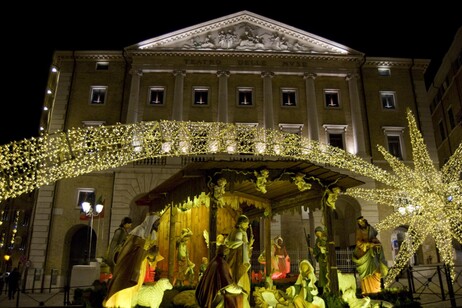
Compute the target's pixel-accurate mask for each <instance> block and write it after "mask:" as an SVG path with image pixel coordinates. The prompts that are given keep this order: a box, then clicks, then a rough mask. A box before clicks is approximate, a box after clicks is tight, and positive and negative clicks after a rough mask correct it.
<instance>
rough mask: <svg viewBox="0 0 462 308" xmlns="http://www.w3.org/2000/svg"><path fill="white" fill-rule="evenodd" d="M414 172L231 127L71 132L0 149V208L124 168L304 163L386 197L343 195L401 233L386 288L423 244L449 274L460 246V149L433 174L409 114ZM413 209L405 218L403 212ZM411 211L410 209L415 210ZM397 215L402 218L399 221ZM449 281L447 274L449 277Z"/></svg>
mask: <svg viewBox="0 0 462 308" xmlns="http://www.w3.org/2000/svg"><path fill="white" fill-rule="evenodd" d="M408 121H409V126H410V133H411V142H412V147H413V158H414V162H415V166H414V170H412V169H411V168H410V167H408V166H406V165H404V164H403V163H402V162H401V161H399V160H398V159H396V158H395V157H393V156H392V155H391V154H389V153H388V152H387V151H386V150H385V149H384V148H383V147H381V146H379V151H380V152H381V153H382V154H383V155H384V157H385V159H386V160H387V161H388V162H389V164H390V166H391V167H392V169H393V171H394V173H390V172H388V171H385V170H383V169H381V168H379V167H378V166H375V165H373V164H371V163H369V162H367V161H365V160H363V159H362V158H360V157H358V156H355V155H353V154H351V153H348V152H346V151H344V150H342V149H339V148H337V147H333V146H329V145H327V144H324V143H320V142H317V141H313V140H309V139H307V138H304V137H301V136H298V135H295V134H291V133H287V132H282V131H279V130H265V129H263V128H258V127H251V126H247V125H239V124H232V123H220V122H179V121H153V122H140V123H136V124H125V125H123V124H119V125H113V126H97V127H93V126H92V127H88V128H77V129H71V130H69V131H67V133H64V132H57V133H54V134H43V135H41V136H40V137H38V138H31V139H30V140H23V141H19V142H12V143H10V144H7V145H3V146H0V174H1V175H2V176H1V177H0V202H1V201H3V200H5V199H7V198H14V197H17V196H19V195H21V194H23V193H27V192H31V191H33V190H34V189H36V188H39V187H41V186H43V185H47V184H49V183H53V182H55V181H57V180H60V179H65V178H72V177H77V176H80V175H83V174H87V173H91V172H93V171H101V170H106V169H110V168H116V167H120V166H124V165H126V164H128V163H131V162H134V161H138V160H142V159H146V158H154V157H173V156H182V155H205V154H211V153H230V154H234V153H240V154H253V155H257V156H258V155H266V156H277V157H283V158H290V159H298V160H305V161H310V162H313V163H319V164H325V165H327V166H332V167H336V168H341V169H345V170H349V171H351V172H353V173H356V174H359V175H362V176H365V177H369V178H371V179H373V180H376V181H378V182H381V183H383V184H386V185H387V186H388V187H390V188H387V189H372V190H365V189H359V188H358V189H349V190H347V192H346V194H349V195H351V196H354V197H360V198H364V199H369V200H373V201H376V202H377V203H379V204H386V205H390V206H392V207H394V208H395V209H396V211H397V212H395V213H393V214H392V215H390V216H389V217H387V218H386V219H385V220H383V221H382V222H380V223H379V225H378V226H377V227H378V229H379V230H380V229H385V228H392V227H397V226H400V225H409V231H408V237H407V239H406V240H405V242H404V243H403V245H402V248H401V250H400V253H399V255H398V258H397V261H396V264H395V266H394V267H393V268H392V269H391V271H390V274H389V275H388V277H387V280H386V283H387V284H390V282H391V281H392V280H393V278H394V277H395V276H396V275H397V274H398V273H399V271H400V270H401V269H402V268H403V267H404V266H405V265H406V264H407V262H408V260H409V259H410V257H411V256H412V254H413V252H414V251H416V250H417V248H418V247H419V246H420V244H421V243H422V242H423V240H425V238H426V237H427V236H432V237H433V238H434V239H435V242H436V243H437V247H438V249H439V251H440V254H441V256H442V259H443V260H444V262H445V263H446V264H448V265H450V266H451V268H452V266H453V259H452V256H453V252H452V245H451V239H452V238H454V239H456V240H457V241H459V242H460V243H462V235H461V234H462V232H461V231H462V224H461V222H462V219H461V218H462V217H461V215H462V214H461V212H462V211H461V208H462V204H461V202H462V197H461V195H462V189H461V181H460V180H459V175H460V172H461V171H462V145H461V146H459V148H458V149H457V150H456V152H455V153H454V155H453V156H452V157H451V158H450V159H449V161H448V162H447V163H446V164H445V166H444V167H443V168H442V169H441V171H440V172H439V171H437V170H436V169H435V167H434V165H433V162H432V161H431V159H430V157H429V155H428V151H427V149H426V147H425V145H424V142H423V138H422V136H421V134H420V132H419V131H418V129H417V125H416V123H415V120H414V118H413V116H412V114H411V112H410V111H408ZM410 205H411V206H414V211H413V212H411V211H410V209H411V208H409V206H410ZM416 206H418V207H417V208H416ZM400 208H404V209H406V208H407V209H408V211H407V212H408V214H406V215H402V214H400V213H399V210H400ZM452 277H453V278H454V273H453V272H452Z"/></svg>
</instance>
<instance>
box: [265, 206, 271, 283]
mask: <svg viewBox="0 0 462 308" xmlns="http://www.w3.org/2000/svg"><path fill="white" fill-rule="evenodd" d="M271 217H272V213H271V211H270V213H269V215H268V216H266V217H265V245H264V249H265V259H266V264H265V269H266V275H265V281H266V282H268V283H271V284H270V285H271V286H272V280H271V274H272V273H271V270H272V269H271V244H272V243H271Z"/></svg>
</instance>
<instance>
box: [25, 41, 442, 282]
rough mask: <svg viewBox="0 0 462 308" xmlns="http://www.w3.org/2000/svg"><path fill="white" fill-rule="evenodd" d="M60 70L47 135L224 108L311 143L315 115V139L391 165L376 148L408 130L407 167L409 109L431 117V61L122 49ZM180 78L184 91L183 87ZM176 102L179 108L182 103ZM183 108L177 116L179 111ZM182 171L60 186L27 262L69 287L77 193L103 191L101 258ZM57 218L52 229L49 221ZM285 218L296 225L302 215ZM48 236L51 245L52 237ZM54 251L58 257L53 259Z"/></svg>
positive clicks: (202, 117) (140, 170)
mask: <svg viewBox="0 0 462 308" xmlns="http://www.w3.org/2000/svg"><path fill="white" fill-rule="evenodd" d="M99 61H105V62H108V63H109V68H108V70H104V71H97V70H96V69H95V68H96V64H97V62H99ZM384 63H385V64H386V66H387V67H389V68H390V70H391V75H390V76H379V74H378V68H379V67H382V66H384ZM54 65H55V66H57V67H59V78H58V80H57V83H56V97H55V99H54V100H53V106H52V109H51V110H52V111H51V112H52V114H51V116H49V117H47V119H48V121H49V122H48V123H46V124H47V126H46V129H47V130H48V131H49V132H50V133H53V132H56V131H59V130H66V129H70V128H73V127H83V123H84V121H96V122H98V121H99V122H102V123H104V124H105V125H115V124H117V123H130V122H131V121H132V120H133V119H135V120H136V121H158V120H162V119H167V120H171V119H175V120H177V119H178V117H179V118H180V119H181V120H184V121H217V119H218V118H220V113H219V111H220V108H222V107H223V106H225V107H226V108H227V114H226V116H227V121H228V122H231V123H258V125H259V126H260V127H265V128H276V129H277V128H278V125H279V124H302V126H303V128H302V130H301V135H302V136H304V137H308V136H310V134H309V131H310V130H312V129H313V126H314V125H315V124H313V122H312V121H311V120H310V119H312V115H313V113H315V115H316V116H317V122H318V123H317V126H316V127H315V128H316V129H317V131H318V135H317V137H316V136H315V137H314V139H319V140H320V141H322V142H327V140H328V139H327V132H326V130H325V129H324V126H323V125H326V124H329V125H345V126H346V131H345V145H346V149H347V150H348V151H349V152H351V153H354V154H358V155H361V156H362V157H364V158H366V159H371V161H372V162H374V163H376V164H377V165H379V166H381V167H384V168H387V165H386V164H384V160H383V157H382V155H381V154H380V153H379V152H378V150H377V148H376V145H377V144H379V145H382V146H384V147H386V138H385V135H384V132H383V126H398V127H403V128H404V132H405V133H404V134H403V145H404V149H405V151H406V155H405V157H404V161H405V162H408V161H410V160H412V157H411V147H410V139H409V136H408V135H407V134H406V132H408V129H407V126H408V125H407V119H406V112H405V111H406V109H407V108H409V109H410V110H411V111H412V112H413V113H414V114H417V115H419V119H421V120H426V119H427V118H426V117H425V111H422V104H423V103H425V102H426V100H425V95H424V94H425V88H424V84H423V82H422V81H423V74H424V71H425V68H426V62H425V61H423V62H418V61H417V62H416V61H413V60H412V59H390V58H370V59H368V58H365V57H364V56H362V55H353V56H349V57H343V56H326V57H324V56H316V55H315V56H313V55H310V56H304V55H300V54H297V55H291V54H284V55H281V54H274V55H271V56H269V55H266V56H265V57H262V56H261V54H259V53H258V52H257V53H251V52H249V53H247V54H245V55H243V54H242V53H240V54H238V53H236V54H230V53H219V52H218V53H213V54H212V53H207V52H204V54H200V53H196V52H191V53H188V52H185V51H182V52H177V53H171V54H168V52H163V53H156V52H152V53H150V52H146V53H138V52H137V51H136V50H127V51H126V52H125V57H123V56H122V52H119V51H117V52H96V51H95V52H92V51H89V52H75V53H69V52H57V53H56V54H55V58H54ZM223 71H224V72H229V73H226V74H225V76H224V77H223V75H221V73H218V72H223ZM220 76H222V77H220ZM309 76H312V77H313V78H314V79H312V78H311V77H309ZM181 78H182V82H183V83H182V87H181V88H178V85H179V84H181V83H180V82H179V80H180V79H181ZM220 78H225V80H226V82H225V84H226V85H227V86H226V88H223V87H221V86H220V84H221V83H220ZM221 85H223V84H221ZM268 85H269V87H268ZM91 86H107V97H106V103H105V104H104V105H96V106H95V105H91V104H89V101H90V89H91ZM153 86H163V87H165V104H164V106H149V105H148V99H149V88H150V87H153ZM195 86H204V87H207V88H208V89H209V105H208V106H194V105H193V97H192V94H193V88H194V87H195ZM239 87H248V88H252V90H253V102H254V105H253V106H252V107H247V106H244V107H243V106H238V104H237V89H238V88H239ZM285 88H293V89H296V92H297V99H298V105H297V106H295V107H282V106H281V90H282V89H285ZM332 89H334V90H338V91H339V98H340V106H339V108H335V109H329V108H327V107H326V102H325V98H324V91H325V90H332ZM379 91H394V92H395V93H396V99H397V100H396V102H397V108H396V109H395V110H393V111H391V110H383V109H382V107H381V101H380V96H379ZM313 99H314V100H315V101H313ZM178 101H180V105H181V106H179V105H176V104H177V103H178ZM180 107H181V108H180ZM178 110H179V114H176V112H177V111H178ZM271 115H272V117H271ZM273 124H274V125H273ZM272 125H273V127H271V126H272ZM422 129H423V134H424V135H425V136H426V137H427V138H428V137H429V136H430V135H431V128H430V127H429V126H426V125H422ZM430 137H431V136H430ZM426 141H427V140H426ZM428 141H429V144H430V151H435V147H434V143H432V142H431V140H428ZM182 167H183V166H182V165H181V162H180V161H179V160H174V159H169V160H167V163H165V164H158V165H157V164H129V165H127V166H123V167H119V168H116V169H114V170H110V171H107V172H103V173H93V174H90V175H85V176H80V177H77V178H75V179H68V180H61V181H58V182H57V183H56V184H54V185H50V186H45V187H43V188H41V189H40V192H39V195H38V199H37V214H36V220H35V222H34V224H35V228H36V229H37V230H38V229H39V228H41V229H43V232H42V233H40V236H39V235H34V237H33V238H32V243H31V250H30V256H31V258H32V259H34V262H33V264H34V266H35V267H36V268H44V269H45V273H47V272H49V270H50V269H52V268H60V269H61V270H62V273H61V274H60V275H61V277H62V279H61V281H62V282H61V283H64V281H65V280H66V278H67V277H65V275H66V273H65V272H64V269H65V268H66V265H65V262H66V261H65V260H64V259H65V258H64V257H63V255H64V249H65V248H60V247H58V246H59V244H60V243H62V242H63V241H64V237H65V234H66V233H67V232H69V230H73V228H74V227H75V225H77V224H80V223H81V222H80V220H79V218H78V217H77V215H78V211H79V210H78V209H77V208H76V206H75V200H74V199H75V189H76V188H77V187H79V186H80V187H81V186H83V187H94V188H95V190H96V191H97V192H102V194H103V195H104V196H105V198H106V200H107V205H106V209H105V216H104V218H103V219H102V220H100V222H102V223H104V228H103V231H104V232H103V234H104V235H101V238H100V239H99V240H98V246H97V255H102V254H103V253H104V252H105V249H106V247H107V244H108V242H109V240H110V238H111V235H112V234H113V231H114V230H115V228H116V227H117V226H118V224H119V223H120V220H121V219H122V218H123V217H124V216H128V215H131V214H133V215H135V214H136V215H137V220H141V219H142V217H141V216H142V213H143V211H144V210H146V209H143V210H141V211H140V210H139V209H138V208H136V205H135V204H134V200H135V199H136V198H137V197H139V196H141V195H142V194H145V193H147V192H149V191H150V190H152V189H153V188H154V187H156V186H158V185H159V184H161V183H162V182H163V181H165V180H166V179H168V178H169V177H170V176H171V175H173V174H174V173H175V172H176V171H178V170H181V168H182ZM347 173H348V172H347ZM355 177H356V176H355ZM362 180H363V181H364V182H365V183H366V184H365V185H364V187H369V188H372V187H376V185H377V184H376V183H375V182H373V181H370V180H368V179H362ZM106 196H107V197H106ZM354 204H355V206H357V207H359V211H360V214H361V215H363V216H365V217H366V218H367V219H368V220H369V222H370V223H371V224H375V223H377V222H378V221H380V220H381V219H383V218H384V217H385V216H387V215H388V214H389V213H390V209H388V208H382V207H380V206H378V205H377V204H373V203H371V202H366V201H363V200H355V202H354ZM357 210H358V209H357ZM318 214H319V213H315V214H314V218H313V219H314V221H313V223H314V224H315V225H317V223H320V217H321V215H318ZM355 216H356V212H355ZM51 217H53V219H52V220H51V222H47V219H50V218H51ZM343 218H344V220H345V219H352V216H351V215H346V214H345V213H344V215H343ZM284 219H287V221H288V222H292V220H293V219H298V218H297V217H290V218H284ZM344 220H343V221H344ZM139 222H141V221H139ZM336 228H337V230H336V233H337V234H343V235H344V236H343V237H342V238H340V237H338V241H339V243H340V242H342V243H343V241H347V240H348V242H349V243H350V242H351V237H352V236H351V234H352V233H353V227H352V225H351V224H345V223H343V225H341V226H337V227H336ZM196 231H197V230H196ZM342 231H343V232H342ZM281 232H284V233H287V234H289V236H290V237H292V235H296V234H300V232H301V231H300V229H298V231H291V230H285V229H284V228H281ZM390 235H391V233H390V234H388V233H386V232H384V233H383V234H381V235H380V236H381V239H382V241H383V242H385V243H386V242H387V239H388V238H389V237H390ZM48 237H50V239H51V240H50V241H47V240H46V239H47V238H48ZM291 241H292V240H288V242H289V243H290V245H291V247H293V248H294V249H300V250H301V251H303V252H304V251H305V250H304V248H303V247H304V245H306V243H304V241H302V240H299V241H298V242H293V243H292V242H291ZM336 241H337V239H336ZM384 246H385V248H384V251H385V253H386V256H387V258H388V259H389V260H390V261H391V248H390V247H388V245H384ZM50 251H53V254H52V255H51V254H50ZM196 257H197V258H196ZM195 258H196V259H197V260H195V262H196V264H197V263H200V259H199V256H195Z"/></svg>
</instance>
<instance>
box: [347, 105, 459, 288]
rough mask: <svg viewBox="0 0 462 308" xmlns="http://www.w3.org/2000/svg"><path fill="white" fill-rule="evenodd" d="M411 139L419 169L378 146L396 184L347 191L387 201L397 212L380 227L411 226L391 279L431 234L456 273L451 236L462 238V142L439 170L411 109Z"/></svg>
mask: <svg viewBox="0 0 462 308" xmlns="http://www.w3.org/2000/svg"><path fill="white" fill-rule="evenodd" d="M407 118H408V122H409V131H410V137H411V143H412V157H413V159H414V170H412V169H411V168H410V167H409V166H406V165H404V163H403V162H402V161H399V160H398V159H396V158H395V157H394V156H392V155H391V154H390V153H388V152H387V151H386V150H385V149H384V148H383V147H381V146H378V149H379V151H380V152H381V153H382V155H383V156H384V158H385V159H386V160H387V161H388V163H389V164H390V166H391V167H392V169H393V171H394V176H395V179H394V181H393V182H392V183H387V184H388V186H390V187H391V188H386V189H363V188H350V189H347V191H346V194H347V195H350V196H352V197H356V198H362V199H366V200H370V201H374V202H377V203H378V204H380V205H388V206H390V207H392V208H394V210H395V212H394V213H393V214H391V215H389V216H388V217H386V218H385V219H384V220H382V221H380V222H379V223H378V224H377V225H376V228H377V230H378V231H380V230H385V229H395V228H397V227H400V226H402V225H405V226H408V231H407V233H406V237H405V240H404V242H403V243H402V244H401V246H400V250H399V253H398V255H397V257H396V259H395V264H394V265H393V267H392V268H391V269H390V271H389V273H388V276H387V277H386V279H385V286H389V285H391V284H392V283H393V282H394V280H395V277H396V276H397V275H399V273H400V272H401V270H402V269H403V268H404V267H406V266H407V264H408V262H409V260H410V259H411V258H412V256H413V255H414V254H415V253H416V251H417V249H418V248H419V247H420V246H421V245H422V243H423V242H424V241H425V239H426V238H427V237H431V238H433V239H434V241H435V243H436V246H437V248H438V251H439V254H440V256H441V258H442V260H443V262H444V263H445V264H446V265H448V266H449V268H450V271H451V277H452V279H453V280H454V279H455V273H454V252H453V245H452V240H453V239H454V240H456V241H458V242H459V243H461V244H462V189H461V187H462V185H461V184H462V181H460V179H459V177H460V173H461V171H462V145H459V147H458V148H457V150H456V151H455V153H454V154H453V155H452V157H451V158H450V159H449V161H448V162H447V163H446V164H445V165H444V166H443V168H441V171H438V170H437V169H436V168H435V166H434V164H433V162H432V160H431V159H430V155H429V153H428V149H427V148H426V146H425V144H424V140H423V138H422V135H421V133H420V131H419V130H418V128H417V124H416V122H415V119H414V117H413V116H412V114H411V112H410V111H408V114H407Z"/></svg>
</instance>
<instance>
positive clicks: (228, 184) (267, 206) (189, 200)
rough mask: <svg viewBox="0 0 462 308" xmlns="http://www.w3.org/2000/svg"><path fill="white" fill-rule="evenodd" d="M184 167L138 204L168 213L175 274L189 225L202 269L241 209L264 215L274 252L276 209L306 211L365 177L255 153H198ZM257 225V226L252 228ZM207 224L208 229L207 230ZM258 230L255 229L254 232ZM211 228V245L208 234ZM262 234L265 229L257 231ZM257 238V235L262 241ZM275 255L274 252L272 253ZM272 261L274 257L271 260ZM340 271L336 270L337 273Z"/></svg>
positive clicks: (162, 238)
mask: <svg viewBox="0 0 462 308" xmlns="http://www.w3.org/2000/svg"><path fill="white" fill-rule="evenodd" d="M194 160H195V161H192V162H191V163H189V164H188V165H186V166H185V167H184V168H183V169H182V170H181V171H179V172H178V173H176V174H175V175H173V176H172V177H171V178H169V179H168V180H166V181H165V182H164V183H162V184H161V185H159V186H157V187H156V188H155V189H153V190H152V191H150V192H149V193H147V194H146V195H144V196H142V197H140V198H139V199H138V200H137V201H136V203H137V204H138V205H145V206H149V210H150V211H159V212H161V213H162V222H161V227H160V230H159V247H160V254H161V255H162V256H163V257H164V258H165V260H164V261H162V262H160V263H159V264H158V268H159V269H160V271H161V273H162V276H166V275H165V273H168V278H169V279H170V280H171V281H172V280H174V279H175V277H174V276H175V265H176V262H175V258H176V247H175V245H176V240H177V239H178V238H179V235H180V232H181V230H182V229H183V228H190V229H191V230H192V232H193V236H192V237H191V240H190V247H193V249H191V251H190V259H191V261H192V262H194V263H195V264H196V272H197V270H198V268H199V266H200V264H201V259H202V257H204V256H208V257H209V259H210V257H211V256H214V255H215V248H216V247H215V245H214V242H213V240H214V239H215V238H216V235H217V234H219V233H224V234H228V233H229V232H230V231H231V230H232V228H233V227H234V224H235V221H236V219H237V217H238V216H239V215H240V214H245V215H247V216H248V217H249V218H250V220H251V221H252V220H260V219H261V218H262V217H263V218H264V219H263V220H264V230H265V231H264V232H265V233H266V234H265V235H264V236H261V238H264V239H265V243H263V244H264V245H263V246H264V247H265V249H266V256H270V254H271V252H270V249H271V248H270V247H271V243H270V242H271V239H270V234H271V233H270V232H271V230H270V227H271V225H270V222H271V217H272V216H273V215H275V214H282V213H284V212H287V211H293V212H296V211H300V209H301V208H302V207H305V209H306V208H309V209H311V210H314V209H315V208H320V207H321V204H325V202H322V200H327V197H328V196H329V195H331V193H332V191H333V188H334V187H336V188H339V189H340V190H345V189H347V188H350V187H355V186H358V185H361V184H363V182H361V181H359V180H356V179H354V178H352V177H349V176H347V175H345V174H341V173H339V172H336V171H332V170H330V169H328V168H327V167H321V166H317V165H315V164H312V163H310V162H306V161H297V160H281V159H280V158H278V159H274V160H272V159H263V158H260V159H259V158H258V157H257V158H255V157H253V158H249V160H246V159H245V158H244V159H243V158H242V157H241V158H240V159H239V160H230V159H229V158H228V159H223V160H219V159H218V158H217V157H214V159H213V160H206V159H203V160H202V161H201V157H194ZM323 208H324V215H325V216H324V221H325V222H326V229H327V230H328V239H329V242H332V243H333V238H332V236H333V235H332V234H331V232H329V230H332V226H329V224H331V215H332V210H331V209H330V208H329V207H328V206H323ZM249 229H251V228H249ZM204 230H205V232H204ZM255 232H257V233H258V230H253V233H255ZM204 233H206V234H208V236H209V238H210V239H211V242H210V245H207V241H206V239H205V237H204ZM254 235H255V236H256V237H258V238H260V236H259V234H254ZM256 242H257V241H256ZM331 248H332V249H329V251H330V265H331V268H332V269H336V261H335V247H334V246H332V247H331ZM267 258H269V257H267ZM267 261H268V260H267ZM266 267H267V268H266V273H270V272H271V268H270V267H271V262H266ZM334 275H335V276H334ZM330 276H331V284H332V286H331V287H332V289H333V290H332V291H334V292H335V290H337V288H338V286H337V284H338V283H337V272H336V270H335V271H332V273H330Z"/></svg>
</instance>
